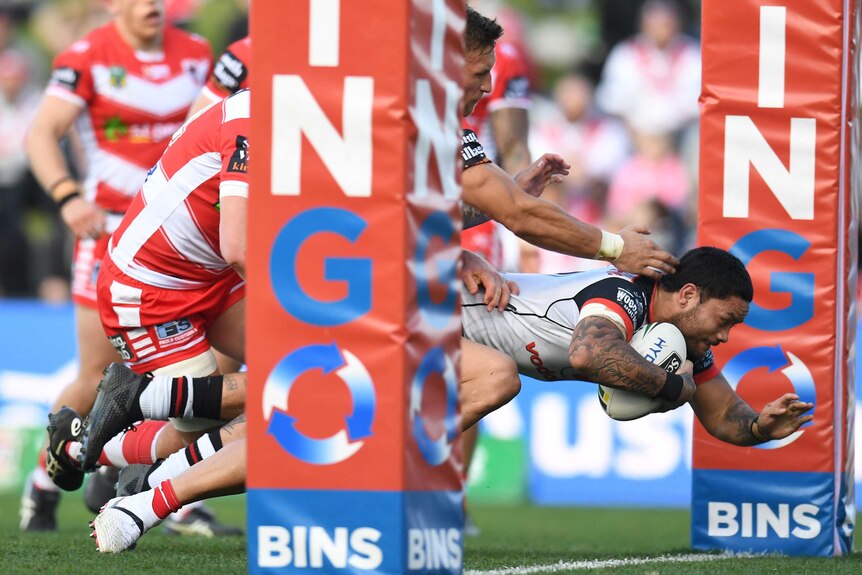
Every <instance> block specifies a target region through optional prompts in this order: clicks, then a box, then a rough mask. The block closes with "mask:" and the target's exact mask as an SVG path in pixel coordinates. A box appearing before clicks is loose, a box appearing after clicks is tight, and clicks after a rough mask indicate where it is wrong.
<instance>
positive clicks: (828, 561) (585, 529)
mask: <svg viewBox="0 0 862 575" xmlns="http://www.w3.org/2000/svg"><path fill="white" fill-rule="evenodd" d="M211 506H212V507H213V509H215V510H216V512H217V513H218V514H219V517H220V518H221V519H222V520H223V521H226V522H229V523H232V524H235V525H239V524H243V523H244V521H245V499H244V497H241V496H237V497H228V498H222V499H218V500H213V501H212V502H211ZM0 509H2V513H0V573H2V574H3V575H17V574H22V575H23V574H27V575H33V574H39V573H45V574H62V575H76V574H82V575H84V574H86V575H112V574H114V573H116V574H124V575H126V574H137V573H167V572H172V573H182V575H196V574H202V575H204V574H205V575H215V574H219V575H221V574H229V573H245V572H246V563H245V561H246V553H245V538H225V539H201V538H186V537H173V536H168V535H165V534H164V533H162V532H161V531H160V530H157V531H154V532H152V533H148V534H147V535H146V536H145V537H144V538H143V539H142V540H141V542H140V544H139V545H138V548H137V549H136V550H135V551H133V552H128V553H123V554H121V555H102V554H99V553H97V552H96V550H95V547H94V545H93V542H92V540H90V539H89V538H88V537H87V534H88V533H89V531H90V530H89V529H88V528H87V522H88V521H89V520H90V519H91V516H90V513H89V512H88V511H87V510H86V509H85V508H84V506H83V504H82V503H81V501H80V497H79V496H77V495H70V496H66V497H65V499H64V502H63V503H62V504H61V508H60V516H59V523H60V528H59V530H58V531H57V532H56V533H51V534H24V533H21V532H19V531H18V495H17V494H13V493H6V494H0ZM472 515H473V518H474V519H475V522H476V523H477V525H478V526H479V527H480V529H481V534H480V536H478V537H469V538H467V540H466V550H465V561H464V567H465V570H468V571H479V572H482V571H489V570H493V569H504V568H511V567H522V568H523V567H531V566H542V565H552V564H556V563H560V562H562V563H570V562H573V561H585V560H607V559H623V558H632V557H655V556H661V555H676V554H688V553H690V550H689V534H688V529H689V528H688V525H689V514H688V512H686V511H681V510H650V509H584V508H575V509H568V508H566V509H560V508H536V507H528V506H517V507H484V506H483V507H478V506H477V507H475V508H474V509H473V510H472ZM551 572H552V571H550V570H545V571H533V570H530V571H529V573H551ZM553 572H554V573H558V574H565V573H614V574H637V575H664V574H676V573H685V574H704V575H718V574H739V575H748V574H751V573H782V574H784V573H790V574H809V573H810V574H817V575H820V574H824V575H828V574H842V575H843V574H847V575H850V574H854V575H858V574H860V573H862V554H860V553H855V554H853V555H851V556H848V557H841V558H792V557H754V558H734V559H722V560H719V561H715V562H705V563H688V564H673V563H652V564H645V565H636V566H623V567H613V568H604V569H599V570H596V569H591V570H589V571H584V570H573V569H568V570H555V571H553Z"/></svg>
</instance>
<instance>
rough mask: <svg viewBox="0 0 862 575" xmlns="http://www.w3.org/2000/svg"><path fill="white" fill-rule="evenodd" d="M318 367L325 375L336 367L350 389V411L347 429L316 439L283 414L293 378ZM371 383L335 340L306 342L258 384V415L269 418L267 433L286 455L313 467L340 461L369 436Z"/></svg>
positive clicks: (372, 399) (372, 405) (372, 407)
mask: <svg viewBox="0 0 862 575" xmlns="http://www.w3.org/2000/svg"><path fill="white" fill-rule="evenodd" d="M314 369H319V370H321V371H322V372H323V373H324V374H329V373H331V372H332V371H333V370H335V375H337V376H338V378H339V379H341V380H342V381H343V382H344V384H345V385H346V386H347V389H348V390H350V396H351V398H352V400H353V413H351V414H350V415H349V416H348V417H347V419H346V430H345V429H342V430H340V431H339V432H338V433H336V434H335V435H332V436H330V437H327V438H323V439H318V438H312V437H308V436H306V435H304V434H303V433H302V432H301V431H299V430H298V429H297V428H296V419H295V418H294V417H291V416H290V415H288V414H287V408H288V397H289V396H290V389H291V387H292V386H293V384H294V382H295V381H296V380H297V379H298V378H299V377H300V376H301V375H303V374H304V373H306V372H308V371H311V370H314ZM375 401H376V400H375V396H374V384H373V383H372V381H371V376H370V375H369V373H368V370H367V369H366V368H365V366H364V365H363V364H362V362H361V361H359V358H357V357H356V356H355V355H353V354H352V353H350V352H349V351H348V350H346V349H342V350H339V349H338V346H337V345H336V344H334V343H333V344H330V345H323V344H320V345H309V346H305V347H301V348H299V349H296V350H294V351H293V352H291V353H290V354H288V355H287V356H286V357H285V358H284V359H282V360H281V361H280V362H279V363H278V364H277V365H276V366H275V368H273V370H272V372H271V373H270V374H269V377H268V378H267V380H266V383H265V384H264V388H263V417H264V419H265V420H268V421H269V427H267V430H266V432H267V433H268V434H270V435H272V436H273V437H274V438H275V440H276V441H277V442H278V444H279V445H280V446H281V447H282V448H283V449H284V450H285V451H287V452H288V453H290V454H291V455H293V456H294V457H296V458H297V459H300V460H302V461H305V462H306V463H312V464H315V465H332V464H334V463H339V462H341V461H344V460H345V459H347V458H348V457H350V456H352V455H353V454H354V453H356V452H357V451H359V449H360V448H361V447H362V446H363V444H364V441H363V440H364V439H365V438H367V437H370V436H371V435H372V433H371V426H372V425H373V423H374V413H375Z"/></svg>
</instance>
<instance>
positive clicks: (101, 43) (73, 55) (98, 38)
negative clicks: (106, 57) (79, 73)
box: [56, 23, 114, 61]
mask: <svg viewBox="0 0 862 575" xmlns="http://www.w3.org/2000/svg"><path fill="white" fill-rule="evenodd" d="M113 26H114V25H113V23H108V24H104V25H102V26H99V27H98V28H94V29H93V30H90V32H88V33H87V34H86V35H85V36H84V37H83V38H81V39H80V40H76V41H75V42H72V43H71V44H70V45H69V46H68V47H67V48H66V49H65V50H62V51H60V53H59V54H57V58H56V60H57V61H62V60H70V59H80V58H85V57H87V56H92V55H93V54H96V53H98V52H99V51H100V50H104V49H105V48H106V47H108V46H110V45H112V44H113V43H114V29H113Z"/></svg>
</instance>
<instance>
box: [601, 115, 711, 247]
mask: <svg viewBox="0 0 862 575" xmlns="http://www.w3.org/2000/svg"><path fill="white" fill-rule="evenodd" d="M635 149H636V153H635V155H634V156H632V157H631V158H630V159H629V160H628V161H627V162H626V163H625V164H623V166H622V167H621V168H620V170H619V171H618V172H617V174H616V176H614V179H613V180H612V181H611V187H610V190H609V191H608V196H607V202H606V203H605V214H606V222H607V225H608V227H609V228H611V229H613V228H615V227H616V228H622V227H624V226H626V225H628V224H632V223H639V224H646V225H648V226H650V228H651V229H652V230H653V233H654V234H657V235H658V234H659V232H660V231H664V235H663V236H661V237H655V238H653V239H654V241H656V242H657V243H659V244H660V245H663V246H664V247H665V249H667V250H668V251H670V252H672V253H681V252H682V251H683V248H684V247H685V242H686V237H685V233H684V229H683V227H681V226H682V224H683V223H684V222H686V223H690V224H691V225H692V226H693V224H694V217H693V214H691V215H690V209H691V204H692V200H693V198H692V196H693V194H691V193H690V188H689V180H688V175H687V173H686V170H685V166H684V165H683V162H682V159H681V158H680V157H679V155H677V154H676V152H674V150H673V147H672V144H671V139H670V136H669V135H667V134H662V133H658V134H649V133H646V132H640V133H638V134H637V135H636V137H635Z"/></svg>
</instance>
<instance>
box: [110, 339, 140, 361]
mask: <svg viewBox="0 0 862 575" xmlns="http://www.w3.org/2000/svg"><path fill="white" fill-rule="evenodd" d="M108 341H110V342H111V345H113V346H114V349H116V350H117V353H119V354H120V357H122V358H123V360H125V361H135V352H134V351H132V347H131V346H130V345H129V344H128V343H127V342H126V339H125V338H124V337H123V334H121V333H118V334H116V335H110V336H108Z"/></svg>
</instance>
